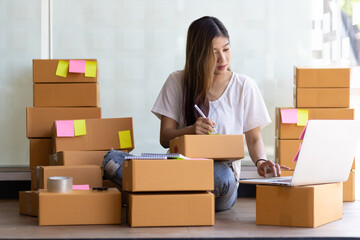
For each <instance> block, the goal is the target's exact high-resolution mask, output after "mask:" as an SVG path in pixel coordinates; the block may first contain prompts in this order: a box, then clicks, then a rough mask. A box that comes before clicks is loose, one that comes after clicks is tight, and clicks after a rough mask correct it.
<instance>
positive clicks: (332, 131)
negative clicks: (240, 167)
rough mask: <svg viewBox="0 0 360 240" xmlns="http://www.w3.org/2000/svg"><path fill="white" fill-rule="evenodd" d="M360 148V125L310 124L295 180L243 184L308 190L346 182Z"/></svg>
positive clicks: (347, 122) (351, 122) (343, 122)
mask: <svg viewBox="0 0 360 240" xmlns="http://www.w3.org/2000/svg"><path fill="white" fill-rule="evenodd" d="M359 145H360V121H356V120H309V121H308V125H307V128H306V132H305V135H304V139H303V142H302V146H301V149H300V152H299V156H298V160H297V163H296V167H295V170H294V174H293V176H290V177H273V178H256V179H242V180H240V181H239V182H240V183H249V184H271V185H286V186H304V185H311V184H321V183H333V182H344V181H346V180H347V179H348V177H349V174H350V170H351V166H352V163H353V161H354V157H355V155H356V152H357V150H358V147H359Z"/></svg>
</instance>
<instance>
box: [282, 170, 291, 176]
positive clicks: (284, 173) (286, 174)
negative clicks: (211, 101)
mask: <svg viewBox="0 0 360 240" xmlns="http://www.w3.org/2000/svg"><path fill="white" fill-rule="evenodd" d="M293 174H294V170H281V174H280V176H281V177H287V176H292V175H293Z"/></svg>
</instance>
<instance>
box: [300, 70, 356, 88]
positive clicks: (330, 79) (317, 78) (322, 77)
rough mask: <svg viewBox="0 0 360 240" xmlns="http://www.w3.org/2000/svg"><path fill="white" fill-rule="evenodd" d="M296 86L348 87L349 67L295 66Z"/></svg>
mask: <svg viewBox="0 0 360 240" xmlns="http://www.w3.org/2000/svg"><path fill="white" fill-rule="evenodd" d="M295 86H296V87H298V88H324V87H325V88H329V87H330V88H349V87H350V68H303V67H296V68H295Z"/></svg>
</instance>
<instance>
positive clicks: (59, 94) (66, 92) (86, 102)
mask: <svg viewBox="0 0 360 240" xmlns="http://www.w3.org/2000/svg"><path fill="white" fill-rule="evenodd" d="M98 106H99V87H98V85H97V83H47V84H38V83H35V84H34V107H98Z"/></svg>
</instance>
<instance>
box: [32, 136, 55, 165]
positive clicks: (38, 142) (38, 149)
mask: <svg viewBox="0 0 360 240" xmlns="http://www.w3.org/2000/svg"><path fill="white" fill-rule="evenodd" d="M51 153H52V140H51V138H32V139H30V168H33V167H36V166H48V165H49V155H50V154H51Z"/></svg>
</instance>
